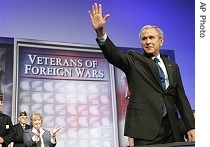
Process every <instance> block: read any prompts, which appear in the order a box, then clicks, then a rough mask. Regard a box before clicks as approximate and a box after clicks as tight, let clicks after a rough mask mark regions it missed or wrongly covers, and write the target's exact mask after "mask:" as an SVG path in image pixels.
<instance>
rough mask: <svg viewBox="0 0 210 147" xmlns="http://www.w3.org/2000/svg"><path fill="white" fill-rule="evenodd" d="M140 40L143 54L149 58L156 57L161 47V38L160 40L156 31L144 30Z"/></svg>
mask: <svg viewBox="0 0 210 147" xmlns="http://www.w3.org/2000/svg"><path fill="white" fill-rule="evenodd" d="M140 40H141V45H142V48H143V50H144V52H145V53H147V54H150V55H151V56H157V55H158V54H159V52H160V47H161V46H162V45H163V38H160V36H159V34H158V32H157V30H156V29H154V28H149V29H144V30H143V31H142V33H141V38H140Z"/></svg>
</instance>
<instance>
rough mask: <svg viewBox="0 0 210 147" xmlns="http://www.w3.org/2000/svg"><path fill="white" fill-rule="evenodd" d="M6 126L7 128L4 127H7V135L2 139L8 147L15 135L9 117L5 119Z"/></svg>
mask: <svg viewBox="0 0 210 147" xmlns="http://www.w3.org/2000/svg"><path fill="white" fill-rule="evenodd" d="M7 125H8V126H6V127H9V133H8V134H7V135H6V136H4V137H3V139H4V143H5V144H6V145H9V144H10V143H11V142H12V141H13V140H14V135H15V131H14V126H13V124H12V121H11V118H10V117H9V116H8V118H7Z"/></svg>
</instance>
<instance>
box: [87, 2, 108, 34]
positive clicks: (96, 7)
mask: <svg viewBox="0 0 210 147" xmlns="http://www.w3.org/2000/svg"><path fill="white" fill-rule="evenodd" d="M88 13H89V16H90V20H91V23H92V26H93V29H94V30H95V31H96V34H97V36H98V37H102V36H103V35H105V29H104V26H105V24H106V21H107V19H108V17H109V16H110V14H106V15H105V16H104V17H103V14H102V5H101V4H97V3H94V4H93V5H92V12H91V11H88Z"/></svg>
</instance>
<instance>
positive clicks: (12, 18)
mask: <svg viewBox="0 0 210 147" xmlns="http://www.w3.org/2000/svg"><path fill="white" fill-rule="evenodd" d="M94 2H98V3H101V4H102V5H103V13H104V14H107V13H110V15H111V16H110V18H109V19H108V22H107V24H106V30H107V33H108V35H109V37H110V38H111V39H112V40H113V41H114V42H115V43H116V45H117V46H122V47H128V48H129V47H133V48H140V47H141V46H140V41H139V38H138V33H139V31H140V28H141V27H142V26H144V25H147V24H154V25H157V26H159V27H160V28H162V29H163V31H164V38H165V42H164V45H163V48H164V49H172V50H174V51H175V58H176V62H177V63H178V64H179V65H180V72H181V75H182V77H183V84H184V87H185V90H186V94H187V96H188V97H189V100H190V103H191V105H192V108H193V109H194V108H195V0H170V2H169V1H168V0H159V1H157V0H149V1H145V0H115V1H108V0H96V1H92V0H88V1H87V0H0V36H2V37H12V38H14V37H16V38H27V39H37V40H47V41H58V42H70V43H84V44H96V41H95V37H96V35H95V32H94V31H93V29H92V26H91V23H90V19H89V15H88V10H91V5H92V4H93V3H94Z"/></svg>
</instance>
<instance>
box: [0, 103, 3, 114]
mask: <svg viewBox="0 0 210 147" xmlns="http://www.w3.org/2000/svg"><path fill="white" fill-rule="evenodd" d="M2 110H3V101H0V112H2Z"/></svg>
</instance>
